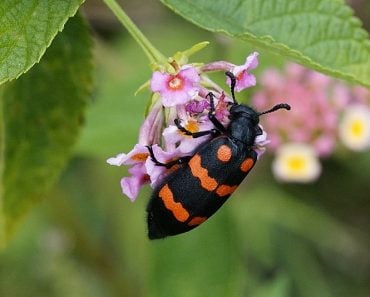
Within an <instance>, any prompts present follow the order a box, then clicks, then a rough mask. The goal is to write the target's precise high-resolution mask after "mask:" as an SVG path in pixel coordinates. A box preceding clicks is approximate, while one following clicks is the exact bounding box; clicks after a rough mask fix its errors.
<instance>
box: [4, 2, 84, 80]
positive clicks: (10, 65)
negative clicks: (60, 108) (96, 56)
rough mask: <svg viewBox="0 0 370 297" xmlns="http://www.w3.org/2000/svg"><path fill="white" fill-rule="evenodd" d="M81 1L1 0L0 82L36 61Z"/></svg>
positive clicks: (12, 77)
mask: <svg viewBox="0 0 370 297" xmlns="http://www.w3.org/2000/svg"><path fill="white" fill-rule="evenodd" d="M83 2H84V0H62V1H60V0H47V1H46V0H42V1H40V0H17V1H15V0H1V1H0V84H1V83H3V82H5V81H8V80H12V79H14V78H17V77H19V76H20V75H21V74H23V73H24V72H26V71H27V70H29V69H30V68H31V67H32V66H33V65H34V64H35V63H37V62H39V61H40V59H41V57H42V55H43V54H44V53H45V50H46V49H47V48H48V47H49V46H50V44H51V41H52V40H53V39H54V37H55V36H56V35H57V33H58V31H61V30H62V29H63V27H64V25H65V23H66V22H67V20H68V18H70V17H71V16H73V15H74V14H75V13H76V11H77V9H78V7H79V6H80V5H81V4H82V3H83Z"/></svg>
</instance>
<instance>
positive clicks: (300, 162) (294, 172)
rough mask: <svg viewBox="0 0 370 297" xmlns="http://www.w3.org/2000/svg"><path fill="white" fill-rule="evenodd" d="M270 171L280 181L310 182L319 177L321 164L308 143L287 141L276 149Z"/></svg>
mask: <svg viewBox="0 0 370 297" xmlns="http://www.w3.org/2000/svg"><path fill="white" fill-rule="evenodd" d="M272 172H273V173H274V176H275V178H276V179H277V180H280V181H285V182H299V183H305V182H312V181H314V180H316V179H317V178H318V177H319V175H320V173H321V164H320V161H319V158H318V156H317V154H316V152H315V150H314V149H313V148H312V147H311V146H310V145H307V144H303V143H289V144H284V145H282V146H280V147H279V149H278V150H277V152H276V157H275V160H274V162H273V164H272Z"/></svg>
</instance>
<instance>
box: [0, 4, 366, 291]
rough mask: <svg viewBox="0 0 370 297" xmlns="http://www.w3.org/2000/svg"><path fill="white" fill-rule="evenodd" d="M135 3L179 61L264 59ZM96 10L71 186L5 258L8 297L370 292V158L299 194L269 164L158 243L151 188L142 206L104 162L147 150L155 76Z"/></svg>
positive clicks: (147, 27)
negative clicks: (144, 133)
mask: <svg viewBox="0 0 370 297" xmlns="http://www.w3.org/2000/svg"><path fill="white" fill-rule="evenodd" d="M359 2H360V4H361V1H359ZM123 6H124V8H125V9H126V11H127V12H128V14H129V15H130V16H132V18H133V19H134V20H135V21H136V23H137V24H138V25H139V26H140V27H141V28H142V30H143V31H144V32H145V33H146V35H147V36H148V37H149V38H150V40H151V41H152V42H153V43H154V44H155V45H156V46H157V47H158V48H160V49H161V50H162V52H164V53H165V54H167V55H171V54H173V53H174V52H176V51H178V50H183V49H186V48H189V47H191V46H192V45H193V44H195V43H197V42H201V41H204V40H208V41H210V42H211V45H210V46H209V47H207V48H206V49H205V50H203V51H202V52H201V53H199V54H197V55H196V56H194V58H193V61H204V62H208V61H212V60H220V59H225V60H230V61H232V62H234V63H235V64H241V63H242V62H243V61H244V59H245V56H246V55H247V54H249V53H250V52H251V51H252V50H254V49H251V48H249V47H248V46H247V45H246V44H242V43H240V42H235V41H233V40H231V39H228V38H226V37H224V36H220V35H214V34H211V33H208V32H206V31H204V30H201V29H198V28H196V27H195V26H193V25H191V24H189V23H187V22H185V21H184V20H182V19H181V18H179V17H177V16H176V15H174V14H172V13H170V12H169V11H168V10H166V9H165V8H164V7H162V6H161V5H160V4H159V3H158V2H157V1H125V2H124V3H123ZM359 7H360V8H361V5H360V6H359ZM84 12H85V15H86V16H87V17H88V19H89V21H90V22H91V24H92V26H93V28H94V30H95V47H94V48H95V49H94V50H95V52H94V56H95V61H96V64H97V65H96V89H95V92H94V98H93V100H92V102H91V104H90V105H89V108H88V111H87V117H86V124H85V128H84V130H83V132H82V135H81V139H80V142H79V143H78V144H77V145H76V147H75V154H74V158H73V159H72V160H71V161H70V163H69V166H68V168H66V170H65V172H64V173H63V176H62V178H61V180H60V181H59V183H58V184H57V185H56V186H55V188H54V190H53V191H52V192H51V193H50V194H49V195H48V197H46V199H44V201H43V203H41V204H40V205H39V206H37V207H35V209H34V210H33V211H32V212H31V213H30V214H29V215H28V216H27V217H26V218H25V219H24V221H23V222H22V223H21V225H20V226H19V230H18V232H17V233H16V235H15V237H14V238H13V239H12V241H11V242H10V243H9V245H8V247H7V248H6V249H5V250H4V251H1V252H0V296H5V297H21V296H22V297H23V296H26V297H33V296H63V297H64V296H68V297H73V296H76V297H77V296H78V297H82V296H89V297H94V296H99V297H100V296H124V297H126V296H127V297H136V296H137V297H139V296H150V297H151V296H171V297H177V296H179V297H180V296H181V297H182V296H184V297H193V296H194V297H197V296H206V295H209V296H214V297H217V296H253V297H263V296H267V297H270V296H271V297H285V296H305V297H306V296H307V297H326V296H328V297H333V296H364V297H365V296H370V252H369V251H370V250H369V247H370V240H369V231H370V183H369V178H370V153H369V152H367V153H362V154H353V153H350V152H347V153H345V152H341V153H340V154H337V155H336V156H335V157H332V158H330V159H329V160H326V161H325V162H324V165H323V166H324V167H323V175H322V176H321V178H320V179H319V181H318V182H316V183H314V184H311V185H299V186H298V185H282V184H279V183H277V182H276V181H275V180H274V179H273V177H272V175H271V170H270V165H271V156H267V157H264V158H263V159H262V160H261V162H259V164H258V166H256V168H255V169H254V171H253V172H252V173H251V175H250V176H249V177H248V179H247V181H246V182H244V183H243V184H242V185H241V187H240V188H239V189H238V190H237V191H236V192H235V194H234V195H233V197H232V199H230V201H229V202H228V203H227V204H226V205H225V206H224V207H223V208H222V209H221V210H220V211H219V212H218V213H217V215H215V216H214V217H212V219H210V220H209V221H207V223H205V224H203V225H202V226H201V227H199V228H197V229H195V230H193V231H192V232H189V233H187V234H183V235H180V236H177V237H172V238H168V239H165V240H160V241H154V242H150V241H149V240H148V239H147V236H146V226H145V206H146V203H147V201H148V198H149V195H150V189H149V187H147V188H145V189H144V190H143V191H142V192H141V194H140V197H139V198H138V199H137V201H136V202H135V203H134V204H133V203H131V202H130V201H129V199H127V198H125V197H124V196H123V195H122V194H121V189H120V185H119V181H120V178H121V177H122V176H123V175H125V173H126V172H125V170H124V169H122V168H117V167H112V166H109V165H107V164H106V163H105V160H106V159H107V158H108V157H111V156H114V155H116V154H117V153H119V152H127V151H129V150H130V149H131V148H132V147H133V146H134V144H135V143H136V138H137V134H138V129H139V126H140V124H141V121H142V120H143V112H144V107H145V104H146V101H147V99H148V97H149V92H147V91H144V92H141V93H139V95H137V96H134V93H135V91H136V90H137V88H138V87H139V86H140V85H141V84H142V83H144V82H145V81H147V80H148V79H149V77H150V75H151V72H150V68H149V67H148V62H147V60H146V58H145V56H144V54H143V53H142V52H141V50H140V48H139V47H138V46H137V45H136V44H135V42H134V41H133V40H132V39H131V37H130V36H129V35H128V34H127V32H126V31H125V30H124V29H123V28H122V27H121V26H120V25H119V24H118V22H117V21H116V20H115V18H114V17H113V16H112V15H111V13H110V12H109V11H108V10H107V9H106V8H105V7H104V6H103V5H102V4H101V3H100V1H88V3H87V5H85V7H84ZM361 14H362V17H364V18H365V19H370V14H367V13H366V10H361ZM365 25H368V23H367V24H365ZM260 52H261V51H260ZM260 61H261V65H260V66H259V68H258V69H257V71H256V72H255V73H256V76H257V79H258V76H259V74H260V73H261V72H262V71H263V70H264V69H265V68H266V67H271V66H277V67H280V66H281V65H283V64H284V63H285V61H284V60H282V59H281V58H280V57H278V56H274V55H271V54H268V53H264V52H261V56H260ZM252 91H253V90H252ZM248 95H249V94H248V92H243V94H241V96H240V97H239V98H241V97H244V99H245V101H247V100H248ZM281 96H282V98H283V97H284V94H281ZM241 99H242V98H241Z"/></svg>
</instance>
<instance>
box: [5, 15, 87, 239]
mask: <svg viewBox="0 0 370 297" xmlns="http://www.w3.org/2000/svg"><path fill="white" fill-rule="evenodd" d="M90 48H91V40H90V35H89V31H88V29H87V27H86V25H85V23H84V22H83V20H82V19H81V18H80V17H75V18H73V19H71V20H70V21H69V22H68V23H67V25H66V27H65V29H64V31H63V32H62V33H61V34H59V35H58V36H57V38H56V39H55V40H54V42H53V44H52V46H51V47H50V48H49V49H48V51H47V53H46V54H45V57H44V59H43V60H42V61H41V63H40V64H38V65H37V66H35V67H34V68H33V69H32V70H31V71H29V73H27V74H26V75H24V76H22V77H21V78H20V79H18V80H17V81H14V82H11V83H9V84H8V85H6V88H5V90H3V96H2V97H3V98H2V100H3V101H2V108H3V110H2V125H3V128H4V129H3V133H2V134H1V137H2V139H3V147H4V151H3V156H2V160H1V161H0V163H1V164H2V165H3V173H2V175H3V176H2V177H3V179H2V186H1V187H2V189H3V193H2V194H3V197H2V200H3V214H4V217H5V227H6V233H7V235H8V234H9V231H10V230H11V229H12V227H13V225H14V223H15V222H16V220H17V219H18V218H19V217H21V216H22V215H23V214H25V212H26V210H27V209H28V208H29V207H30V206H31V205H32V204H33V203H34V202H36V201H38V200H40V198H42V196H43V195H44V194H45V193H46V192H47V191H48V190H49V189H50V188H51V186H52V185H53V183H54V182H55V180H56V179H57V177H58V175H59V173H60V172H61V170H62V169H63V167H64V165H65V163H66V161H67V160H68V157H69V153H70V150H71V146H72V145H73V144H74V142H75V140H76V137H77V134H78V132H79V129H80V126H81V123H82V120H83V111H84V107H85V103H86V99H87V97H88V95H89V93H90V88H91V82H92V79H91V73H92V67H91V64H90V62H91V53H90Z"/></svg>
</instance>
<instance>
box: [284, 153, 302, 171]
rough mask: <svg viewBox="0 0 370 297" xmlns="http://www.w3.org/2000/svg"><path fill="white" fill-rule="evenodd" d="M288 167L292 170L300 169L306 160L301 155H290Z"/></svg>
mask: <svg viewBox="0 0 370 297" xmlns="http://www.w3.org/2000/svg"><path fill="white" fill-rule="evenodd" d="M288 167H289V168H290V169H291V170H292V171H302V170H304V169H305V167H306V160H304V158H302V157H301V156H292V157H291V158H289V160H288Z"/></svg>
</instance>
